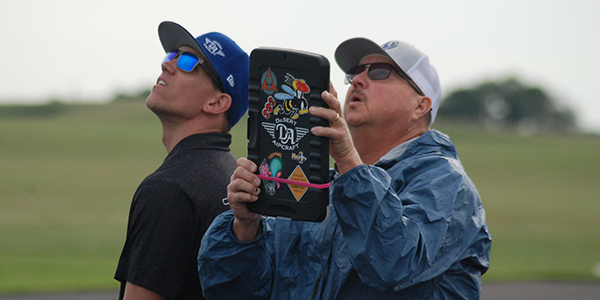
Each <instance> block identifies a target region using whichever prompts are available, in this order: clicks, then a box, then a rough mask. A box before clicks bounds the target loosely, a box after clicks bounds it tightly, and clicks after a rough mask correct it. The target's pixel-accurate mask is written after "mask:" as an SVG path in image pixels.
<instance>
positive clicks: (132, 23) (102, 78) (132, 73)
mask: <svg viewBox="0 0 600 300" xmlns="http://www.w3.org/2000/svg"><path fill="white" fill-rule="evenodd" d="M598 13H600V2H599V1H592V0H589V1H586V0H572V1H553V0H550V1H547V0H546V1H542V0H519V1H516V0H490V1H460V0H459V1H427V0H421V1H403V0H386V1H376V0H372V1H363V0H348V1H327V0H320V1H317V0H304V1H263V0H260V1H242V0H231V1H206V0H202V1H199V0H197V1H187V0H183V1H177V2H169V1H155V0H146V1H137V0H136V1H126V0H121V1H116V0H104V1H85V0H53V1H43V0H8V1H3V3H2V9H1V10H0V40H1V41H2V47H0V65H1V66H2V72H1V73H0V80H1V82H2V83H3V84H2V87H1V88H0V102H5V103H7V102H10V103H32V102H42V101H47V100H49V99H53V98H60V99H65V100H71V101H73V100H75V99H84V101H100V100H106V99H108V98H110V97H112V96H113V95H114V94H115V93H117V92H133V91H138V90H140V89H143V88H149V87H151V86H152V84H153V83H154V82H155V80H156V78H157V77H158V75H159V74H160V61H161V60H162V57H163V52H162V48H161V46H160V43H159V41H158V35H157V27H158V24H159V23H160V22H161V21H164V20H170V21H175V22H178V23H179V24H181V25H183V26H184V27H186V28H187V29H188V30H189V31H190V32H191V33H192V34H193V35H194V36H197V35H200V34H201V33H204V32H208V31H220V32H222V33H225V34H227V35H229V36H230V37H231V38H233V39H234V40H235V41H236V42H237V43H238V44H239V45H240V46H241V47H242V48H243V49H244V50H246V51H247V52H250V51H252V49H254V48H257V47H260V46H270V47H284V48H294V49H301V50H305V51H311V52H317V53H321V54H323V55H325V56H326V57H328V58H329V60H330V62H331V66H332V68H331V78H332V81H333V84H334V86H335V87H336V88H337V90H338V91H339V92H340V95H341V96H342V97H343V96H344V95H345V90H346V87H344V86H343V79H342V78H343V74H342V72H341V71H340V69H339V68H338V67H337V65H336V63H335V61H334V58H333V53H334V50H335V48H336V47H337V45H338V44H339V43H341V42H342V41H344V40H346V39H348V38H351V37H356V36H362V37H367V38H370V39H372V40H374V41H375V42H377V43H380V44H381V43H384V42H386V41H388V40H391V39H399V40H403V41H405V42H408V43H410V44H413V45H414V46H416V47H417V48H419V49H420V50H422V51H423V52H425V53H427V54H428V55H429V57H430V61H431V63H432V64H433V65H434V66H435V67H436V68H437V70H438V73H439V76H440V80H441V82H442V87H443V91H444V94H445V93H446V92H448V91H450V90H452V89H455V88H458V87H465V86H468V85H470V84H473V83H477V82H480V81H483V80H494V79H503V78H505V77H507V76H517V77H518V78H520V79H521V80H523V81H524V82H525V83H527V84H531V85H538V86H541V87H542V88H544V89H546V90H548V91H549V92H550V93H551V94H552V95H553V96H555V97H556V98H557V99H560V100H561V101H562V103H563V104H564V105H567V106H568V107H570V108H572V109H574V110H575V111H576V113H577V115H578V117H579V119H580V125H582V126H583V127H584V128H585V129H588V130H594V131H597V132H600V101H598V99H596V98H597V96H596V91H595V90H594V88H595V87H596V84H597V83H596V80H597V79H598V76H597V73H598V70H599V69H600V59H599V58H598V57H597V54H598V53H600V42H599V39H598V37H597V36H598V33H597V32H598V29H600V26H599V21H598V17H597V16H598Z"/></svg>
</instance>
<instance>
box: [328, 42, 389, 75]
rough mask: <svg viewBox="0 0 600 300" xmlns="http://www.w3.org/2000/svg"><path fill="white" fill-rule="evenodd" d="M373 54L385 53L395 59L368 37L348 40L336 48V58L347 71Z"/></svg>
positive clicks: (343, 69) (384, 54)
mask: <svg viewBox="0 0 600 300" xmlns="http://www.w3.org/2000/svg"><path fill="white" fill-rule="evenodd" d="M371 55H383V56H385V57H387V58H389V59H391V60H392V61H394V59H392V58H391V57H390V55H389V54H387V52H385V50H383V49H382V48H381V47H380V46H379V45H377V44H376V43H375V42H373V41H371V40H369V39H366V38H352V39H349V40H346V41H344V42H342V43H341V44H340V45H339V46H338V47H337V49H336V50H335V60H336V62H337V63H338V65H339V66H340V68H341V69H342V71H344V72H345V73H347V72H348V71H349V70H350V69H351V68H353V67H356V66H357V65H358V64H359V63H360V62H361V61H362V60H363V59H364V58H365V57H367V56H371Z"/></svg>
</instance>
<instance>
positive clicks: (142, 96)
mask: <svg viewBox="0 0 600 300" xmlns="http://www.w3.org/2000/svg"><path fill="white" fill-rule="evenodd" d="M150 92H151V90H150V89H144V90H141V91H139V92H137V93H133V94H126V93H118V94H117V95H116V96H115V97H114V98H113V99H112V101H113V102H123V101H145V100H146V98H148V96H150Z"/></svg>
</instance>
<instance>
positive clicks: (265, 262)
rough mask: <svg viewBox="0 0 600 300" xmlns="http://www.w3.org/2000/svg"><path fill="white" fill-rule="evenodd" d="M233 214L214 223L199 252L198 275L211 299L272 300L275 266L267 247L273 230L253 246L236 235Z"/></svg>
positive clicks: (252, 243)
mask: <svg viewBox="0 0 600 300" xmlns="http://www.w3.org/2000/svg"><path fill="white" fill-rule="evenodd" d="M233 219H234V216H233V213H232V212H231V211H226V212H224V213H222V214H220V215H219V216H217V218H216V219H215V220H214V221H213V223H212V224H211V226H210V227H209V229H208V231H207V232H206V234H205V235H204V237H203V239H202V244H201V246H200V251H199V252H198V274H199V276H200V283H201V284H202V288H203V294H204V296H205V297H206V298H207V299H269V297H270V294H271V289H272V276H273V275H272V263H271V259H270V254H269V248H271V247H268V246H267V240H268V237H269V236H270V235H271V230H269V229H267V228H270V226H269V225H267V224H266V223H265V222H264V220H263V231H262V233H261V234H260V236H259V237H258V238H257V239H256V240H254V241H251V242H240V241H239V240H237V239H236V238H235V236H234V235H233V232H232V229H231V226H232V223H233Z"/></svg>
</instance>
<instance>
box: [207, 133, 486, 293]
mask: <svg viewBox="0 0 600 300" xmlns="http://www.w3.org/2000/svg"><path fill="white" fill-rule="evenodd" d="M330 202H331V204H332V207H331V212H330V215H329V217H328V219H327V220H325V221H324V222H322V223H310V222H299V221H291V220H286V219H281V218H263V219H262V225H263V227H262V233H261V234H260V235H259V237H258V238H257V239H256V240H254V241H251V242H246V243H242V242H240V241H238V240H237V239H236V238H235V237H234V235H233V232H232V231H231V224H232V222H233V218H234V216H233V214H232V213H231V212H230V211H228V212H225V213H223V214H221V215H220V216H218V217H217V218H216V219H215V221H214V222H213V223H212V225H211V227H210V228H209V230H208V232H207V233H206V235H205V236H204V238H203V240H202V244H201V248H200V252H199V255H198V271H199V274H200V280H201V283H202V286H203V288H204V295H205V297H207V298H208V299H303V300H304V299H479V295H480V286H481V275H482V274H483V273H485V272H486V271H487V269H488V267H489V253H490V248H491V236H490V234H489V231H488V228H487V225H486V221H485V211H484V209H483V206H482V204H481V200H480V198H479V195H478V192H477V190H476V188H475V186H474V185H473V183H472V182H471V180H470V179H469V178H468V177H467V174H466V173H465V171H464V169H463V167H462V165H461V163H460V160H459V158H458V154H457V152H456V148H455V147H454V145H453V144H452V143H451V142H450V140H449V139H448V137H447V136H446V135H444V134H441V133H439V132H437V131H435V130H431V131H429V132H427V133H425V134H423V135H422V136H420V137H419V138H417V139H416V140H414V141H413V142H411V143H410V145H409V146H408V148H407V149H406V150H405V151H404V152H403V153H402V154H401V155H400V156H399V157H397V158H395V159H392V160H388V161H383V162H380V163H378V164H376V165H375V166H367V165H361V166H358V167H356V168H354V169H352V170H351V171H349V172H347V173H346V174H344V175H342V176H339V177H338V178H336V179H335V180H334V181H333V182H332V185H331V187H330Z"/></svg>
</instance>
